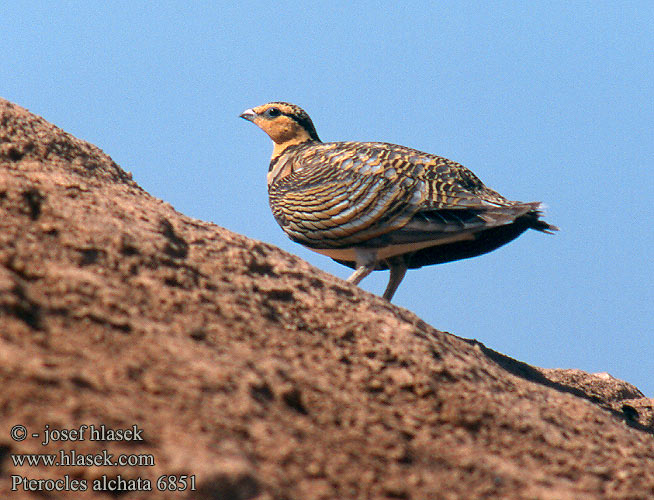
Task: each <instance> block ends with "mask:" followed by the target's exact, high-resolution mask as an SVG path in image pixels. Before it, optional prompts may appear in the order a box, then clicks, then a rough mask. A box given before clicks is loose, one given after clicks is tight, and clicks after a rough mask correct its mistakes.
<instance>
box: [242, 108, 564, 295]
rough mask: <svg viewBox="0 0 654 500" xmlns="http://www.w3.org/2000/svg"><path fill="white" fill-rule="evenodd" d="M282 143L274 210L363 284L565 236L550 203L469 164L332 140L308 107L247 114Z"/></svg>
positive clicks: (274, 173)
mask: <svg viewBox="0 0 654 500" xmlns="http://www.w3.org/2000/svg"><path fill="white" fill-rule="evenodd" d="M240 117H241V118H244V119H245V120H248V121H250V122H252V123H254V124H255V125H257V126H258V127H259V128H260V129H262V130H263V131H264V132H265V133H266V134H268V136H269V137H270V139H272V141H273V152H272V157H271V160H270V165H269V168H268V174H267V183H268V195H269V202H270V207H271V209H272V213H273V216H274V218H275V220H276V221H277V223H278V224H279V225H280V226H281V228H282V229H283V231H284V232H285V233H286V235H287V236H288V237H290V239H291V240H293V241H295V242H297V243H300V244H302V245H304V246H305V247H308V248H309V249H311V250H313V251H315V252H317V253H320V254H323V255H326V256H328V257H331V258H332V259H333V260H335V261H336V262H338V263H340V264H343V265H345V266H348V267H350V268H352V269H354V272H353V273H352V275H351V276H350V277H349V278H348V279H347V281H349V282H351V283H353V284H355V285H358V284H359V283H360V282H361V280H363V279H364V278H365V277H366V276H368V275H369V274H370V273H372V272H373V271H376V270H386V269H388V270H390V276H389V281H388V285H387V287H386V290H385V291H384V295H383V297H384V298H385V299H386V300H388V301H389V302H390V301H391V300H392V298H393V296H394V294H395V292H396V290H397V289H398V287H399V285H400V283H401V282H402V280H403V279H404V276H405V274H406V272H407V270H408V269H416V268H420V267H422V266H427V265H433V264H441V263H445V262H451V261H455V260H459V259H466V258H470V257H475V256H478V255H481V254H485V253H487V252H490V251H492V250H495V249H497V248H498V247H500V246H502V245H504V244H506V243H508V242H510V241H512V240H513V239H515V238H517V237H518V236H520V235H521V234H522V233H523V232H525V231H526V230H528V229H535V230H537V231H541V232H544V233H550V234H551V233H553V232H554V231H557V230H558V228H557V227H556V226H553V225H550V224H548V223H547V222H545V221H544V220H543V219H542V215H543V214H542V204H541V203H540V202H528V203H524V202H519V201H510V200H508V199H506V198H505V197H504V196H502V195H500V194H499V193H498V192H496V191H494V190H492V189H490V188H488V187H486V186H485V185H484V183H483V182H482V181H481V180H480V179H479V178H478V177H477V176H476V175H475V174H474V173H473V172H472V171H470V170H469V169H467V168H466V167H464V166H463V165H461V164H459V163H457V162H454V161H452V160H448V159H446V158H443V157H441V156H437V155H434V154H430V153H425V152H423V151H418V150H416V149H412V148H409V147H405V146H399V145H397V144H390V143H385V142H322V141H321V140H320V138H319V137H318V134H317V132H316V128H315V126H314V124H313V121H312V120H311V118H310V117H309V115H308V114H307V112H306V111H304V110H303V109H302V108H300V107H299V106H296V105H294V104H291V103H288V102H282V101H275V102H269V103H267V104H263V105H261V106H257V107H253V108H250V109H246V110H245V111H244V112H243V113H241V114H240Z"/></svg>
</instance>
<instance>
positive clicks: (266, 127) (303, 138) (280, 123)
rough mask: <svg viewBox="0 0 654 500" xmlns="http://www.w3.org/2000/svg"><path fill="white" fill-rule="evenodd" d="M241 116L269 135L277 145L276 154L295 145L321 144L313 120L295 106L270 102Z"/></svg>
mask: <svg viewBox="0 0 654 500" xmlns="http://www.w3.org/2000/svg"><path fill="white" fill-rule="evenodd" d="M240 116H241V118H244V119H245V120H248V121H251V122H252V123H254V124H255V125H256V126H257V127H259V128H260V129H261V130H263V131H264V132H265V133H266V134H268V136H269V137H270V138H271V139H272V140H273V142H274V143H275V152H281V151H282V150H284V149H286V148H287V147H288V146H291V145H293V144H300V143H303V142H309V141H316V142H320V139H319V138H318V134H317V133H316V129H315V127H314V126H313V122H312V121H311V118H309V115H308V114H307V113H306V111H304V110H303V109H302V108H301V107H299V106H296V105H295V104H289V103H287V102H269V103H268V104H263V105H261V106H257V107H256V108H250V109H246V110H245V111H243V113H241V115H240ZM275 152H273V156H275Z"/></svg>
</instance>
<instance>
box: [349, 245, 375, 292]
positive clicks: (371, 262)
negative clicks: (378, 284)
mask: <svg viewBox="0 0 654 500" xmlns="http://www.w3.org/2000/svg"><path fill="white" fill-rule="evenodd" d="M355 254H356V257H355V258H356V266H357V267H356V270H355V271H354V272H353V273H352V274H351V275H350V277H349V278H348V279H347V281H349V282H350V283H354V284H355V285H358V284H359V283H361V280H363V278H365V277H366V276H368V275H369V274H370V273H371V272H373V271H374V270H375V267H377V251H376V250H371V249H360V248H357V249H355Z"/></svg>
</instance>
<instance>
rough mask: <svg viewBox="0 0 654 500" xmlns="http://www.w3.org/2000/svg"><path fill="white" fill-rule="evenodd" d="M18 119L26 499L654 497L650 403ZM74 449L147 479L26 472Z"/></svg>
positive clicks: (12, 310) (11, 359)
mask: <svg viewBox="0 0 654 500" xmlns="http://www.w3.org/2000/svg"><path fill="white" fill-rule="evenodd" d="M0 117H1V118H0V211H1V214H2V216H1V218H0V324H1V325H2V328H1V331H0V380H1V384H2V391H0V422H1V425H0V465H1V468H0V471H1V474H2V477H1V481H0V495H1V496H2V497H3V498H12V499H21V498H43V497H44V496H50V497H53V498H71V499H72V498H89V499H94V498H98V499H99V498H106V497H107V495H110V496H118V495H119V494H123V493H125V492H124V491H94V490H93V487H94V485H95V486H97V487H98V488H102V487H105V489H106V488H109V487H111V485H114V486H122V487H123V489H125V488H132V489H141V490H143V489H144V488H145V487H146V486H147V485H148V483H149V485H150V487H151V489H152V491H142V492H139V491H134V492H129V493H127V494H126V498H130V499H131V498H155V499H157V498H162V499H163V498H211V499H250V498H252V499H258V500H263V499H312V498H315V499H318V498H334V499H336V498H340V499H347V498H379V499H383V498H387V499H388V498H403V499H425V498H439V499H440V498H442V499H464V498H465V499H472V498H502V499H527V498H529V499H600V498H602V499H604V498H625V499H626V498H630V499H636V498H642V499H645V498H653V497H654V437H653V435H652V434H653V418H652V406H653V405H652V400H651V399H647V398H644V397H643V395H642V394H641V393H640V392H639V391H638V390H637V389H636V388H634V387H633V386H630V385H629V384H626V383H624V382H621V381H618V380H615V379H613V378H611V377H607V376H600V375H589V374H586V373H583V372H579V371H567V370H564V371H560V370H559V371H556V370H542V369H538V368H535V367H531V366H529V365H526V364H524V363H520V362H519V361H516V360H512V359H511V358H508V357H506V356H504V355H502V354H499V353H496V352H494V351H492V350H491V349H488V348H487V347H485V346H483V345H481V344H479V343H476V342H474V341H467V340H465V339H460V338H457V337H455V336H453V335H450V334H447V333H443V332H439V331H437V330H435V329H434V328H432V327H431V326H429V325H427V324H425V323H424V322H423V321H421V320H420V319H419V318H417V317H416V316H415V315H413V314H412V313H410V312H409V311H407V310H404V309H401V308H399V307H396V306H394V305H392V304H389V303H388V302H386V301H384V300H383V299H381V298H379V297H376V296H374V295H371V294H369V293H367V292H365V291H362V290H360V289H358V288H357V287H355V286H352V285H350V284H348V283H346V282H344V281H342V280H340V279H338V278H335V277H333V276H330V275H328V274H326V273H324V272H321V271H319V270H318V269H315V268H313V267H312V266H310V265H309V264H307V263H306V262H304V261H302V260H301V259H299V258H297V257H294V256H292V255H289V254H287V253H285V252H283V251H281V250H279V249H277V248H275V247H273V246H271V245H268V244H265V243H262V242H258V241H253V240H251V239H248V238H245V237H243V236H240V235H238V234H234V233H231V232H230V231H228V230H226V229H223V228H220V227H218V226H216V225H214V224H210V223H207V222H203V221H198V220H194V219H191V218H189V217H186V216H184V215H182V214H180V213H178V212H176V211H175V210H174V209H173V208H172V207H171V206H170V205H169V204H167V203H164V202H162V201H161V200H158V199H156V198H154V197H152V196H150V195H149V194H148V193H146V192H145V191H143V190H142V189H141V188H140V187H139V186H138V185H136V183H135V182H134V181H133V180H132V179H131V176H130V175H129V174H128V173H126V172H125V171H123V170H122V169H121V168H120V167H119V166H118V165H116V164H115V163H114V162H113V161H112V160H111V158H109V157H108V156H107V155H105V154H104V153H103V152H102V151H101V150H99V149H98V148H96V147H95V146H92V145H90V144H87V143H86V142H84V141H81V140H79V139H76V138H74V137H72V136H70V135H69V134H67V133H65V132H63V131H62V130H60V129H58V128H57V127H55V126H53V125H51V124H49V123H47V122H46V121H44V120H43V119H41V118H39V117H37V116H34V115H33V114H31V113H29V112H28V111H26V110H25V109H23V108H20V107H18V106H16V105H14V104H11V103H9V102H7V101H2V100H0ZM192 188H193V186H188V189H192ZM17 425H23V426H25V429H26V431H25V432H26V434H25V436H26V438H25V439H24V440H15V439H12V438H11V434H10V433H11V430H12V428H13V429H14V432H15V433H16V432H17V434H14V436H18V437H20V435H21V431H20V428H16V427H15V426H17ZM101 425H104V426H105V429H111V430H114V431H118V430H120V431H121V433H122V431H129V430H132V431H134V430H135V429H136V430H137V432H136V435H137V436H139V437H141V438H142V439H136V440H125V439H123V440H114V441H110V440H105V441H96V440H91V434H90V426H94V428H93V429H94V430H97V429H99V428H100V426H101ZM46 426H48V427H47V428H46ZM83 426H88V428H86V429H84V427H83ZM134 426H137V427H136V428H135V427H134ZM16 429H18V431H16ZM46 429H47V432H46ZM82 429H84V430H85V434H84V435H83V436H84V438H83V439H78V440H76V441H70V440H69V441H63V440H61V439H62V437H63V436H64V435H66V434H65V433H61V432H57V431H62V430H68V431H70V430H73V431H75V430H76V431H78V432H81V431H82ZM138 431H140V434H139V433H138ZM32 433H38V434H39V437H32ZM73 434H74V433H70V432H69V433H68V434H67V436H68V437H71V436H72V435H73ZM132 434H134V433H132ZM46 435H49V436H50V438H51V439H50V442H49V443H47V444H46V445H42V444H41V443H42V442H43V441H44V439H45V437H46ZM116 435H117V432H116V433H115V434H114V437H115V436H116ZM122 435H123V436H125V435H127V432H125V433H122ZM78 437H79V434H78ZM57 438H59V440H57ZM60 450H64V451H63V452H60ZM70 450H74V451H75V453H76V454H77V456H78V457H79V456H84V457H86V458H85V460H86V459H90V460H94V458H93V457H95V455H96V454H99V455H102V454H103V453H104V455H105V456H106V455H111V456H112V459H115V460H118V459H119V457H121V456H123V457H129V460H131V461H132V465H131V466H125V467H120V466H113V465H110V464H108V463H105V462H100V461H96V463H93V464H92V465H89V464H88V463H86V462H77V463H75V464H72V465H70V466H65V467H61V466H59V467H57V466H49V465H47V464H45V463H43V462H41V463H39V464H38V465H23V466H22V467H21V466H17V465H15V462H14V461H15V460H16V457H20V454H25V453H40V454H43V453H49V454H55V457H56V458H57V459H61V457H62V456H64V455H65V456H67V457H70V456H72V455H71V454H70ZM103 450H106V451H104V452H103ZM119 475H120V479H121V480H122V483H121V482H120V481H118V480H116V478H117V476H119ZM12 476H13V477H12ZM183 476H185V477H184V478H183V480H182V477H183ZM23 478H24V479H23ZM64 478H65V479H66V481H67V482H64ZM191 478H192V482H191ZM30 479H32V480H39V479H40V480H45V479H51V480H52V481H31V482H30V481H29V480H30ZM57 480H61V481H60V482H55V481H57ZM112 480H114V482H113V483H112V482H111V481H112ZM72 481H78V483H77V484H78V486H79V484H82V483H83V484H85V485H86V487H87V491H85V492H84V493H80V492H79V491H70V490H71V489H72V484H73V483H72ZM12 482H13V483H14V487H15V489H16V491H10V490H11V488H12ZM184 484H186V490H185V491H184V492H180V491H175V492H170V491H168V490H169V489H170V488H181V487H182V486H183V485H184ZM192 487H194V488H195V491H190V489H191V488H192ZM52 488H55V491H51V492H49V493H46V492H45V491H44V490H48V489H52ZM57 488H59V489H67V490H69V491H57V490H56V489H57ZM39 489H40V490H41V491H32V490H39ZM28 490H29V491H28Z"/></svg>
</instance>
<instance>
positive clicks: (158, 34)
mask: <svg viewBox="0 0 654 500" xmlns="http://www.w3.org/2000/svg"><path fill="white" fill-rule="evenodd" d="M34 4H36V5H34ZM34 4H33V3H28V2H20V1H19V2H11V3H10V5H9V6H7V5H4V6H3V7H1V8H0V40H1V41H2V43H1V44H0V46H1V47H2V48H1V49H0V50H1V51H2V65H0V96H2V97H5V98H7V99H9V100H11V101H14V102H16V103H18V104H20V105H22V106H24V107H27V108H28V109H30V110H31V111H33V112H35V113H37V114H39V115H41V116H43V117H45V118H46V119H47V120H49V121H51V122H53V123H55V124H56V125H58V126H59V127H61V128H63V129H65V130H66V131H68V132H70V133H72V134H74V135H76V136H77V137H80V138H82V139H85V140H88V141H90V142H92V143H94V144H96V145H98V146H99V147H101V148H102V149H103V150H105V151H106V152H107V153H108V154H109V155H111V156H112V157H113V159H114V160H115V161H116V162H117V163H119V164H120V165H121V166H122V167H123V168H124V169H126V170H129V171H131V172H132V173H133V175H134V179H135V180H136V181H137V182H138V183H139V184H140V185H141V186H142V187H143V188H145V189H146V190H148V191H149V192H150V193H152V194H153V195H155V196H157V197H159V198H161V199H164V200H166V201H168V202H170V203H171V204H172V205H173V206H174V207H175V208H177V209H178V210H179V211H181V212H183V213H185V214H187V215H190V216H192V217H196V218H199V219H203V220H208V221H212V222H215V223H216V224H218V225H220V226H223V227H225V228H228V229H230V230H232V231H235V232H238V233H241V234H244V235H247V236H249V237H252V238H256V239H259V240H263V241H266V242H269V243H272V244H274V245H277V246H279V247H281V248H283V249H285V250H287V251H289V252H292V253H294V254H297V255H299V256H300V257H302V258H304V259H306V260H308V261H309V262H311V263H312V264H314V265H316V266H317V267H319V268H321V269H324V270H326V271H328V272H330V273H332V274H335V275H337V276H340V277H342V278H345V277H347V276H348V275H349V272H350V270H349V269H347V268H344V267H342V266H339V265H338V264H336V263H334V262H332V261H330V260H329V259H328V258H327V257H324V256H321V255H317V254H314V253H312V252H310V251H309V250H306V249H304V248H302V247H300V246H299V245H297V244H294V243H292V242H291V241H290V240H288V239H287V238H286V236H285V235H284V234H283V232H282V231H281V229H280V228H279V227H278V226H277V224H276V223H275V221H274V219H273V218H272V215H271V213H270V210H269V207H268V200H267V192H266V178H265V177H266V171H267V165H268V161H269V157H270V153H271V149H272V146H271V143H270V141H269V139H268V138H267V136H265V135H264V134H263V133H262V132H261V131H260V130H258V129H257V128H256V127H254V126H253V125H252V124H250V123H247V122H245V121H244V120H241V119H239V118H238V115H239V113H240V112H241V111H243V110H244V109H246V108H249V107H251V106H255V105H259V104H263V103H265V102H268V101H271V100H284V101H290V102H294V103H296V104H299V105H300V106H302V107H303V108H305V109H306V110H307V111H308V113H309V114H310V115H311V117H312V118H313V120H314V123H315V124H316V127H317V130H318V133H319V134H320V136H321V138H322V139H323V140H325V141H334V140H376V141H386V142H393V143H397V144H403V145H406V146H410V147H414V148H418V149H421V150H424V151H428V152H431V153H436V154H440V155H442V156H446V157H448V158H451V159H453V160H456V161H459V162H461V163H463V164H464V165H466V166H467V167H469V168H470V169H472V170H473V171H474V172H475V173H476V174H477V175H478V176H479V177H480V178H481V179H482V180H483V181H484V182H485V183H486V184H487V185H489V186H490V187H492V188H494V189H496V190H498V191H500V192H501V193H502V194H504V195H505V196H507V197H508V198H511V199H517V200H522V201H537V200H538V201H543V202H545V203H546V204H547V206H548V207H549V208H548V211H547V217H546V218H547V220H548V221H549V222H551V223H553V224H556V225H558V226H559V227H560V228H561V231H560V233H558V234H557V235H556V236H547V235H543V234H540V233H536V232H535V231H531V232H530V233H528V234H525V235H523V236H522V237H521V238H520V239H518V240H517V241H515V242H513V243H511V244H510V245H508V246H506V247H503V248H501V249H499V250H497V251H496V252H493V253H491V254H489V255H486V256H482V257H478V258H476V259H471V260H465V261H459V262H456V263H451V264H445V265H440V266H432V267H428V268H423V269H420V270H415V271H409V273H408V275H407V277H406V278H405V280H404V282H403V284H402V286H401V287H400V289H399V291H398V293H397V295H396V297H395V299H394V302H395V303H397V304H398V305H400V306H403V307H406V308H408V309H410V310H412V311H414V312H415V313H416V314H418V315H419V316H420V317H422V318H423V319H424V320H426V321H427V322H429V323H430V324H432V325H433V326H434V327H436V328H438V329H441V330H445V331H449V332H452V333H455V334H457V335H459V336H462V337H468V338H476V339H478V340H480V341H481V342H483V343H485V344H486V345H487V346H489V347H491V348H493V349H495V350H498V351H501V352H503V353H505V354H507V355H509V356H512V357H515V358H517V359H520V360H523V361H526V362H528V363H531V364H535V365H538V366H544V367H564V368H580V369H583V370H586V371H590V372H598V371H607V372H609V373H611V374H612V375H614V376H616V377H619V378H622V379H625V380H627V381H629V382H631V383H634V384H635V385H637V386H638V387H639V388H640V389H641V390H643V391H644V392H645V393H646V394H647V395H648V396H650V397H651V396H654V376H653V374H654V326H653V325H654V312H653V310H654V294H653V293H652V282H653V281H654V266H653V264H652V247H653V246H654V237H653V235H652V215H653V209H652V205H651V203H652V193H654V173H653V171H654V168H653V165H652V163H653V159H654V146H653V145H654V133H653V127H652V124H653V123H654V109H653V102H654V56H653V54H654V52H653V50H652V40H654V30H653V28H652V26H654V3H652V2H650V1H641V2H607V1H596V2H557V1H548V2H502V1H500V2H492V3H491V2H487V3H484V2H424V3H423V5H419V4H418V3H417V2H415V3H403V4H400V2H387V3H384V2H382V3H379V2H359V3H357V4H356V6H355V7H352V5H351V2H311V3H306V2H305V3H300V2H297V3H295V2H292V3H291V2H238V3H237V2H234V3H233V4H231V5H230V4H227V3H226V2H158V3H157V4H156V7H155V6H154V5H155V4H154V3H146V2H96V1H91V2H57V3H56V4H52V3H46V2H35V3H34ZM272 4H275V5H272ZM55 6H56V7H55ZM387 279H388V275H387V273H381V272H380V273H375V274H374V276H371V277H369V278H367V279H366V280H364V282H363V283H362V286H363V288H365V289H367V290H370V291H372V292H374V293H379V294H380V293H382V292H383V289H384V286H385V284H386V281H387Z"/></svg>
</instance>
